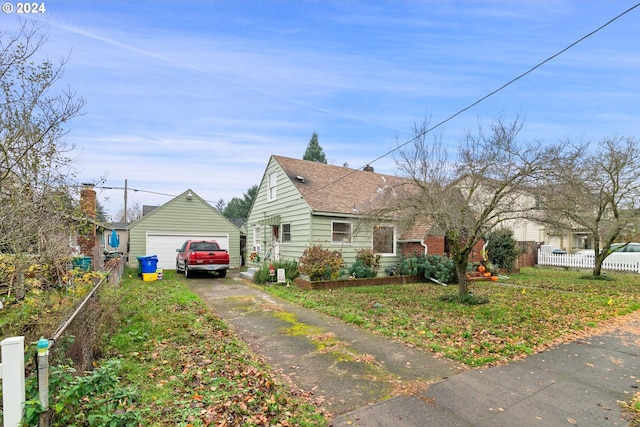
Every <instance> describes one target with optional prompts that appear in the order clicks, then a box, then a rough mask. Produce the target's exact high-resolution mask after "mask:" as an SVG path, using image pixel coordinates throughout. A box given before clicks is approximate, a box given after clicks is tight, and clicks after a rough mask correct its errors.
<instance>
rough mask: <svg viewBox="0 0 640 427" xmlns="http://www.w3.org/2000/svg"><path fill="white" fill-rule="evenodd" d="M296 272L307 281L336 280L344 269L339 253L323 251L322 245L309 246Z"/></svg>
mask: <svg viewBox="0 0 640 427" xmlns="http://www.w3.org/2000/svg"><path fill="white" fill-rule="evenodd" d="M299 261H300V264H299V265H298V272H299V273H301V274H306V275H307V276H309V280H311V281H314V280H338V278H340V274H341V273H342V268H343V267H344V260H343V259H342V253H340V251H332V250H329V249H323V248H322V245H315V246H309V247H308V248H306V249H305V250H304V252H303V253H302V256H301V257H300V259H299Z"/></svg>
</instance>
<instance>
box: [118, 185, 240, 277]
mask: <svg viewBox="0 0 640 427" xmlns="http://www.w3.org/2000/svg"><path fill="white" fill-rule="evenodd" d="M127 231H128V232H129V242H128V250H129V265H130V266H131V267H134V268H137V267H138V259H137V257H139V256H149V255H157V256H158V268H162V269H164V270H174V269H175V268H176V249H178V248H180V247H182V245H183V244H184V242H185V241H186V240H189V239H198V240H215V241H217V242H218V244H219V245H220V247H221V248H223V249H226V250H228V251H229V258H230V264H231V267H232V268H234V267H240V264H241V262H242V258H241V256H240V229H239V228H238V227H237V226H236V225H235V224H233V223H232V222H231V221H229V220H228V219H227V218H225V217H224V216H223V215H222V213H221V212H220V211H219V210H217V209H215V208H214V207H213V206H211V205H210V204H209V203H207V202H206V201H205V200H203V199H202V198H200V197H199V196H198V195H197V194H196V193H195V192H193V191H192V190H187V191H185V192H184V193H182V194H181V195H179V196H177V197H175V198H174V199H172V200H170V201H169V202H167V203H165V204H164V205H162V206H159V207H157V208H155V209H153V210H151V211H149V212H147V213H146V214H145V215H144V216H143V217H142V218H140V219H138V220H136V221H135V222H133V223H131V224H130V225H129V227H127Z"/></svg>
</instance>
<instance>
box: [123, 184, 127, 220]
mask: <svg viewBox="0 0 640 427" xmlns="http://www.w3.org/2000/svg"><path fill="white" fill-rule="evenodd" d="M124 222H127V180H126V179H125V180H124Z"/></svg>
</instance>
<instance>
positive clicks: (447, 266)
mask: <svg viewBox="0 0 640 427" xmlns="http://www.w3.org/2000/svg"><path fill="white" fill-rule="evenodd" d="M455 274H456V265H455V263H454V262H453V260H451V259H450V258H449V257H446V256H441V255H429V256H428V257H427V261H426V263H425V272H424V277H425V278H426V279H428V278H429V277H433V278H434V279H436V280H439V281H441V282H443V283H449V282H450V281H451V279H453V278H454V277H455Z"/></svg>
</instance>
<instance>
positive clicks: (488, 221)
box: [379, 119, 563, 295]
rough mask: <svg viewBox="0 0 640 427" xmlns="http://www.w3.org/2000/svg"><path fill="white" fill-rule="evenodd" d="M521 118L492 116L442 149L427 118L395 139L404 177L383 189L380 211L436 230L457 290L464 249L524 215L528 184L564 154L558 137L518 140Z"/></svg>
mask: <svg viewBox="0 0 640 427" xmlns="http://www.w3.org/2000/svg"><path fill="white" fill-rule="evenodd" d="M521 128H522V123H521V121H520V120H518V119H516V120H515V121H513V122H512V123H506V122H504V121H503V120H502V119H498V120H497V121H496V122H495V123H494V124H492V125H491V127H490V129H489V132H488V133H486V132H485V130H484V129H483V127H482V125H481V124H479V125H478V129H477V132H476V133H472V132H467V133H466V135H465V138H464V141H462V143H461V144H460V145H459V146H458V147H456V148H453V147H452V148H449V149H447V148H446V147H445V146H444V144H443V143H442V141H441V139H440V138H439V137H434V138H432V139H431V140H429V139H428V137H431V135H430V134H428V133H427V131H426V130H427V129H428V123H427V122H425V123H423V124H422V125H416V126H414V134H415V137H414V139H413V140H412V142H411V143H409V144H407V145H401V146H399V149H398V151H397V153H398V154H397V155H396V164H397V166H398V168H399V171H400V175H402V176H404V177H406V178H408V181H409V182H410V184H408V185H402V186H400V187H398V188H394V189H393V191H386V192H385V193H386V196H385V200H386V201H385V202H384V203H383V206H384V208H383V209H382V210H380V211H379V212H380V213H381V214H386V215H393V216H394V217H395V218H397V219H399V220H400V221H401V222H402V223H403V224H404V226H405V227H410V226H413V225H417V224H423V225H424V224H426V225H429V226H430V227H431V230H432V231H435V232H438V233H441V234H442V235H443V236H444V238H445V241H446V243H447V246H448V248H449V256H450V257H451V259H452V260H453V261H454V263H455V265H456V273H457V278H458V283H459V293H460V295H466V294H467V293H468V287H467V282H466V275H467V267H468V264H469V256H470V255H471V253H472V251H473V249H474V246H475V245H476V244H477V243H478V242H479V241H480V239H481V238H482V235H483V234H484V233H485V232H487V231H489V230H491V229H492V228H493V227H495V226H496V225H498V224H500V223H501V222H503V221H506V220H511V219H516V218H523V217H528V216H529V215H530V214H531V208H532V207H533V206H532V202H531V197H530V196H529V195H528V189H529V188H530V186H531V185H532V183H533V182H534V181H535V180H536V179H537V178H538V176H539V174H540V173H541V171H542V170H543V169H544V167H545V166H546V165H547V164H548V163H549V162H553V161H555V160H556V159H557V158H558V157H559V156H561V155H563V148H562V146H561V145H560V144H558V145H556V146H547V145H545V144H543V143H542V142H520V141H518V139H517V136H518V133H519V131H520V130H521Z"/></svg>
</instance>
